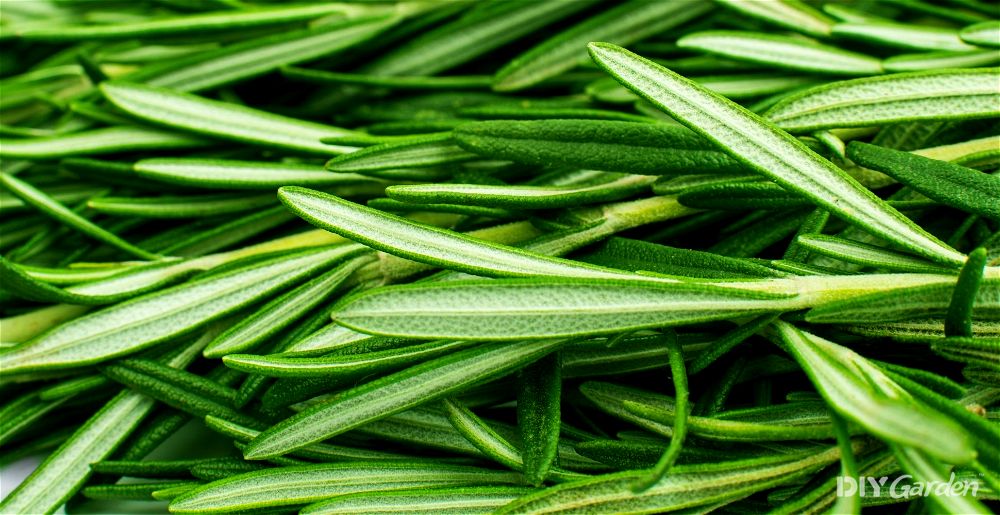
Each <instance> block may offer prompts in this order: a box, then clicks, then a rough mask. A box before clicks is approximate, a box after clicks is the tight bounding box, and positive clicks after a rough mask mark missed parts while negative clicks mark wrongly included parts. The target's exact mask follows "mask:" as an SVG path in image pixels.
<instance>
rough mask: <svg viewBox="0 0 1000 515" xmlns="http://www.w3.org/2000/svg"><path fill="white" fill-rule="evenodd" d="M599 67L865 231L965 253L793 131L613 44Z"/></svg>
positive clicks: (600, 48) (956, 258)
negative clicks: (888, 203)
mask: <svg viewBox="0 0 1000 515" xmlns="http://www.w3.org/2000/svg"><path fill="white" fill-rule="evenodd" d="M590 49H591V53H592V55H593V56H594V59H595V60H596V61H597V62H598V64H599V65H601V66H602V67H605V69H607V70H608V71H609V72H610V73H611V74H612V75H613V76H615V77H616V78H617V79H618V80H619V81H621V82H622V83H623V84H624V85H625V86H627V87H629V88H630V89H632V90H633V91H635V92H636V93H639V94H640V95H642V96H643V97H644V98H646V99H647V100H649V101H651V102H653V103H654V104H655V105H656V106H657V107H659V108H661V109H664V110H665V111H667V112H668V113H671V114H672V115H674V116H675V117H676V118H677V119H678V120H680V121H681V122H682V123H685V124H686V125H688V126H689V127H691V128H692V129H694V130H695V131H697V132H699V133H701V134H702V135H703V136H705V137H706V138H708V139H710V140H712V141H714V142H715V143H716V144H717V145H719V146H720V147H721V148H722V149H724V150H726V151H727V152H728V153H730V155H732V156H733V157H734V158H736V159H737V160H739V161H741V162H742V163H744V164H746V165H747V166H749V167H751V168H753V169H754V170H756V171H757V172H759V173H761V174H763V175H765V176H768V177H770V178H771V179H773V180H775V181H776V182H778V183H779V184H781V185H782V186H784V187H786V188H788V189H790V190H792V191H796V192H798V193H800V194H802V195H803V196H806V197H808V198H810V199H811V200H813V201H814V202H816V203H817V204H818V205H820V206H823V207H824V208H826V209H828V210H830V211H831V212H832V213H836V214H839V215H841V216H842V217H844V219H845V220H848V221H850V222H851V223H853V224H856V225H858V226H860V227H863V228H865V229H867V230H869V231H871V232H872V233H874V234H876V235H878V236H881V237H883V238H885V239H887V240H889V241H893V242H896V243H898V244H900V245H903V246H905V247H906V248H908V249H912V250H913V251H914V252H917V253H919V254H922V255H925V256H927V257H929V258H931V259H934V260H936V261H941V262H945V263H948V264H952V265H955V264H958V263H961V262H963V261H964V256H962V254H961V253H959V252H956V251H955V250H954V249H952V248H950V247H948V246H947V245H946V244H944V243H942V242H941V241H939V240H938V239H937V238H935V237H934V236H932V235H930V234H929V233H927V232H926V231H924V230H923V229H921V228H920V227H919V226H917V225H916V224H914V223H913V222H912V221H910V220H909V219H907V218H906V217H905V216H903V215H902V214H900V213H899V212H898V211H896V210H895V209H893V208H891V207H889V206H887V205H885V203H884V202H882V201H881V200H880V199H879V198H878V197H876V196H875V195H874V194H872V193H871V192H870V191H868V190H867V189H865V188H864V187H863V186H861V185H860V184H859V183H858V182H857V181H855V180H854V179H852V178H851V177H850V176H848V175H847V174H846V173H844V171H843V170H841V169H840V168H838V167H837V166H835V165H833V163H830V162H829V161H827V160H825V159H823V158H822V157H820V156H819V155H817V154H816V153H815V152H813V151H811V150H809V149H808V148H807V147H806V146H805V145H803V144H802V143H801V142H799V141H798V140H797V139H795V138H793V137H792V136H790V135H789V134H788V133H786V132H784V131H782V130H780V129H778V128H776V127H774V126H773V125H771V124H770V123H768V122H767V121H766V120H764V119H763V118H761V117H759V116H757V115H755V114H753V113H751V112H750V111H747V110H746V109H744V108H742V107H740V106H739V105H737V104H735V103H733V102H731V101H729V100H727V99H726V98H724V97H721V96H719V95H717V94H715V93H712V92H710V91H707V90H705V89H704V88H702V87H700V86H698V85H697V84H695V83H693V82H691V81H690V80H688V79H685V78H684V77H681V76H680V75H677V74H676V73H674V72H671V71H670V70H667V69H666V68H663V67H662V66H659V65H657V64H655V63H653V62H651V61H649V60H646V59H643V58H642V57H639V56H637V55H635V54H632V53H631V52H628V51H627V50H625V49H622V48H619V47H616V46H614V45H605V44H601V43H593V44H591V45H590Z"/></svg>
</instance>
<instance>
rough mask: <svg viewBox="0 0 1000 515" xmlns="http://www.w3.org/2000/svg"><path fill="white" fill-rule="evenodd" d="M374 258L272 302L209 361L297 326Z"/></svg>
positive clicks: (210, 353)
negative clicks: (288, 327)
mask: <svg viewBox="0 0 1000 515" xmlns="http://www.w3.org/2000/svg"><path fill="white" fill-rule="evenodd" d="M373 260H374V258H373V257H370V256H360V257H357V258H354V259H352V260H350V261H348V262H346V263H344V264H342V265H339V266H337V267H336V268H334V269H332V270H330V271H328V272H326V273H324V274H323V275H320V276H319V277H316V278H315V279H312V280H310V281H308V282H306V283H305V284H303V285H301V286H299V287H298V288H295V289H294V290H291V291H289V292H287V293H285V294H283V295H281V296H280V297H277V298H275V299H274V300H272V301H270V302H268V303H267V304H265V305H264V306H262V307H261V308H260V310H259V311H258V312H257V313H255V314H254V315H253V316H250V317H248V318H245V319H243V320H242V321H240V322H239V323H237V324H236V325H234V326H233V327H230V328H229V329H227V330H226V332H224V333H222V334H220V335H219V337H218V338H216V339H215V340H214V341H212V343H209V344H208V346H207V347H205V352H204V354H205V357H206V358H220V357H222V356H225V355H226V354H232V353H235V352H241V351H245V350H247V349H250V348H253V347H254V346H256V345H257V344H259V343H261V342H263V341H264V340H266V339H268V338H270V337H271V336H274V334H275V333H277V332H278V331H280V330H282V329H284V328H285V327H287V326H288V325H289V324H292V323H294V322H295V321H296V320H298V319H299V317H302V316H304V315H305V314H306V313H307V312H309V311H310V310H312V309H313V308H314V307H316V306H318V305H319V303H320V302H323V301H324V300H326V298H327V297H328V296H329V295H330V294H331V293H332V292H334V291H335V290H336V289H337V288H338V287H340V286H341V285H342V284H343V283H344V281H346V280H347V279H348V277H350V276H351V274H353V273H354V272H355V271H356V270H357V269H358V268H360V267H361V266H363V265H366V264H368V263H370V262H371V261H373Z"/></svg>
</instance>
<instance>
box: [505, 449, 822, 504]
mask: <svg viewBox="0 0 1000 515" xmlns="http://www.w3.org/2000/svg"><path fill="white" fill-rule="evenodd" d="M839 455H840V451H839V449H836V448H832V449H828V450H826V451H823V452H818V453H809V454H792V455H778V456H768V457H765V458H757V459H751V460H742V461H723V462H721V463H713V464H706V465H682V466H678V467H675V468H674V469H673V471H672V472H671V474H670V475H668V476H667V477H665V478H663V479H662V480H660V481H659V482H658V483H656V484H654V485H652V486H651V487H650V488H649V489H647V490H645V491H643V492H641V493H636V492H633V491H632V485H633V484H635V482H636V481H638V480H641V479H642V478H644V477H645V475H646V474H647V472H646V471H641V470H637V471H628V472H619V473H615V474H607V475H603V476H597V477H594V478H590V479H583V480H580V481H573V482H571V483H564V484H561V485H556V486H553V487H551V488H547V489H545V490H542V491H540V492H537V493H534V494H530V495H527V496H525V497H522V498H520V499H518V500H516V501H514V502H512V503H510V504H508V505H507V506H504V507H503V508H501V509H500V510H499V511H497V513H498V514H503V515H508V514H515V513H524V514H527V513H571V512H574V511H578V512H588V513H663V512H668V511H675V510H684V509H695V510H694V512H695V513H698V512H701V511H711V509H713V508H714V507H715V506H714V505H716V504H728V503H730V502H732V501H736V500H738V499H742V498H744V497H747V496H750V495H752V494H753V493H755V492H759V491H762V490H766V489H768V488H773V487H774V486H777V485H781V484H785V483H788V482H793V481H795V480H796V479H797V478H800V477H803V476H806V475H808V474H810V473H812V472H815V471H817V470H819V469H821V468H823V467H825V466H827V465H829V464H831V463H834V462H836V461H837V458H838V457H839ZM699 507H705V510H698V509H697V508H699Z"/></svg>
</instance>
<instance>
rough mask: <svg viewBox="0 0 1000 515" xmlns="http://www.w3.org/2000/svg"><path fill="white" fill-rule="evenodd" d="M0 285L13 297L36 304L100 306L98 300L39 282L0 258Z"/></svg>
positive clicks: (5, 259)
mask: <svg viewBox="0 0 1000 515" xmlns="http://www.w3.org/2000/svg"><path fill="white" fill-rule="evenodd" d="M0 284H3V289H4V290H5V291H8V292H10V293H12V294H13V295H14V296H16V297H19V298H22V299H27V300H33V301H36V302H51V303H56V302H62V303H66V304H102V302H100V301H99V300H98V299H94V298H92V297H89V296H86V295H78V294H74V293H72V292H70V291H66V290H64V289H62V288H59V287H56V286H53V285H51V284H49V283H46V282H43V281H39V280H38V279H35V278H33V277H31V275H29V274H28V273H26V272H25V271H24V269H22V267H20V266H18V265H17V264H15V263H11V262H10V261H9V260H8V259H7V258H5V257H3V256H0Z"/></svg>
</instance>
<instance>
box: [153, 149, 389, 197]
mask: <svg viewBox="0 0 1000 515" xmlns="http://www.w3.org/2000/svg"><path fill="white" fill-rule="evenodd" d="M134 168H135V172H136V174H138V175H139V176H140V177H145V178H147V179H152V180H155V181H161V182H166V183H170V184H180V185H184V186H195V187H199V188H218V189H233V190H237V189H238V190H242V189H248V190H271V189H275V188H278V187H281V186H313V187H323V186H336V185H340V184H351V183H356V182H359V181H361V182H363V181H369V180H371V179H369V178H368V177H364V176H361V175H355V174H349V173H329V172H327V171H325V170H323V167H321V166H316V165H308V164H299V163H269V162H264V161H235V160H229V159H199V158H184V157H180V158H154V159H143V160H141V161H138V162H136V163H135V166H134Z"/></svg>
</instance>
